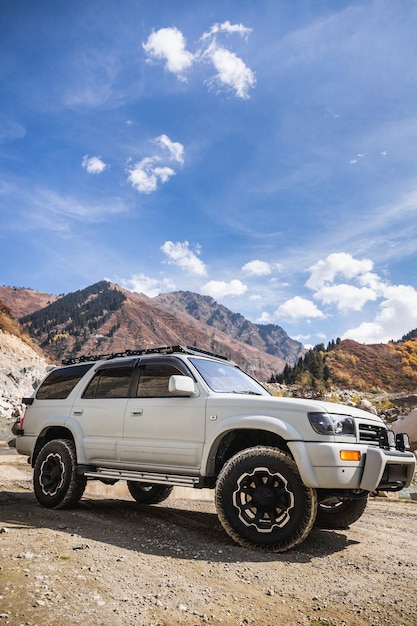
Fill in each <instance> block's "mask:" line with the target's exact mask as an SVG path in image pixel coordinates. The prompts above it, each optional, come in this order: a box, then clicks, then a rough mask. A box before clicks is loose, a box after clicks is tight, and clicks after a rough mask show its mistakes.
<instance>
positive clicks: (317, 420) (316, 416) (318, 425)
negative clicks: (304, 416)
mask: <svg viewBox="0 0 417 626" xmlns="http://www.w3.org/2000/svg"><path fill="white" fill-rule="evenodd" d="M308 419H309V420H310V424H311V426H312V427H313V428H314V430H315V431H316V433H319V435H354V434H355V423H354V421H353V417H350V416H349V415H336V414H333V413H308Z"/></svg>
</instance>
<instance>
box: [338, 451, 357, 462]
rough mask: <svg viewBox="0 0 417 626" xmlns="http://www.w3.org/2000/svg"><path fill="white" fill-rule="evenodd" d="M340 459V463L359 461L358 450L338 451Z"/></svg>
mask: <svg viewBox="0 0 417 626" xmlns="http://www.w3.org/2000/svg"><path fill="white" fill-rule="evenodd" d="M340 458H341V460H342V461H360V460H361V453H360V451H359V450H340Z"/></svg>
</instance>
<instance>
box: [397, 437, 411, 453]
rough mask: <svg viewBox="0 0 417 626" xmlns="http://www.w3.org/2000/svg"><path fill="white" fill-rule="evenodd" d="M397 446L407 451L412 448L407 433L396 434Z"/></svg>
mask: <svg viewBox="0 0 417 626" xmlns="http://www.w3.org/2000/svg"><path fill="white" fill-rule="evenodd" d="M395 447H396V448H397V450H400V451H401V452H405V451H406V450H409V449H410V439H409V437H408V435H407V433H398V435H396V437H395Z"/></svg>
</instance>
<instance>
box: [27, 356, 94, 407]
mask: <svg viewBox="0 0 417 626" xmlns="http://www.w3.org/2000/svg"><path fill="white" fill-rule="evenodd" d="M92 366H93V363H83V364H82V365H73V366H70V367H60V368H57V369H55V370H52V372H51V373H50V374H49V376H48V377H47V378H45V380H44V381H43V383H42V385H41V386H40V387H39V389H38V392H37V394H36V397H37V398H38V399H39V400H64V399H65V398H67V397H68V396H69V394H70V393H71V391H72V390H73V389H74V387H75V385H76V384H77V383H78V382H79V381H80V380H81V378H82V377H83V376H84V374H85V373H86V372H87V371H88V370H89V369H90V367H92Z"/></svg>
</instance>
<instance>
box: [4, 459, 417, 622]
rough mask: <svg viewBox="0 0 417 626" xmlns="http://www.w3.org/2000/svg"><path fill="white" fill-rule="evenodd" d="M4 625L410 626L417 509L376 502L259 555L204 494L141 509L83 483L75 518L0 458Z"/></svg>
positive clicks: (117, 492)
mask: <svg viewBox="0 0 417 626" xmlns="http://www.w3.org/2000/svg"><path fill="white" fill-rule="evenodd" d="M3 624H4V625H5V624H10V625H13V626H19V625H22V626H23V625H24V626H36V625H37V626H53V625H56V626H61V625H62V626H64V625H65V626H67V625H73V624H83V626H100V625H105V626H178V625H180V624H181V625H185V626H200V625H202V624H211V625H213V626H218V625H221V626H241V625H242V626H243V625H245V626H280V625H286V626H287V625H288V626H291V625H296V624H298V625H303V626H313V625H317V624H333V625H337V626H343V625H344V626H347V625H349V626H353V625H354V626H364V625H367V626H370V625H378V626H400V625H401V626H411V625H413V626H417V502H413V501H412V500H411V499H408V500H404V499H402V500H392V499H385V498H372V499H371V501H370V503H369V506H368V508H367V511H366V512H365V514H364V515H363V517H362V518H361V519H360V520H359V521H358V522H356V524H354V525H353V526H351V527H350V528H349V529H348V530H346V531H323V530H318V529H313V531H312V533H311V534H310V536H309V537H308V538H307V540H306V541H305V542H304V543H303V544H302V545H301V546H299V547H297V548H296V549H293V550H291V551H290V552H287V553H284V554H263V553H257V552H253V551H250V550H246V549H244V548H241V547H238V546H236V545H234V544H233V543H232V542H231V540H230V539H229V538H228V537H227V536H226V535H225V534H224V532H223V530H222V528H221V526H220V524H219V522H218V520H217V517H216V513H215V508H214V505H213V500H212V497H211V494H210V493H208V492H199V491H190V490H185V489H181V490H178V489H175V490H174V492H173V494H172V495H171V497H170V498H169V499H168V500H167V501H166V502H164V503H162V504H160V505H158V506H151V507H150V506H144V505H139V504H137V503H136V502H134V501H133V500H132V499H131V498H130V496H129V494H128V492H127V489H126V487H125V485H123V484H121V483H120V485H119V484H118V485H115V486H114V487H105V486H104V485H101V484H100V483H90V484H89V486H88V488H87V491H86V493H85V495H84V497H83V499H82V500H81V502H80V504H79V506H78V507H77V508H76V509H73V510H70V511H53V510H47V509H43V508H41V507H40V506H39V505H38V503H37V501H36V500H35V497H34V495H33V493H32V486H31V469H30V467H29V466H28V465H27V463H26V459H25V458H23V457H20V456H19V455H17V454H16V453H15V452H12V451H6V450H4V449H3V450H2V451H1V452H0V626H3Z"/></svg>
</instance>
